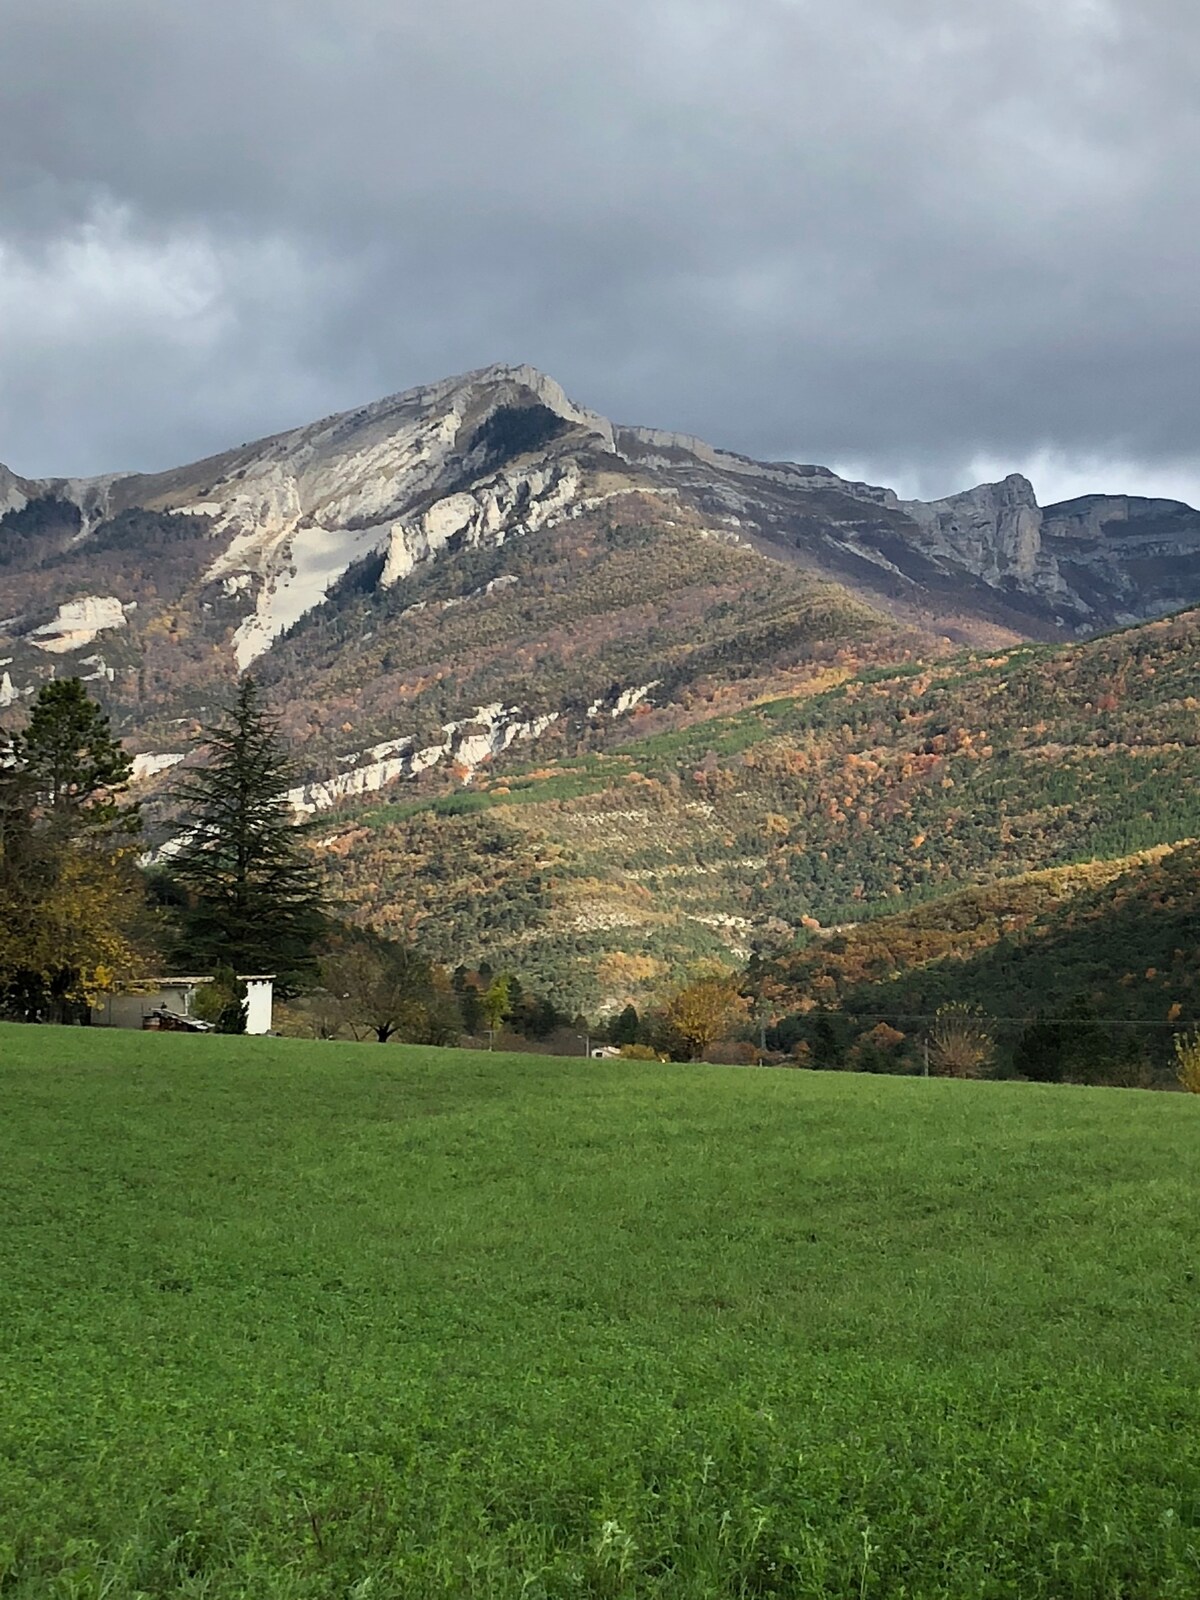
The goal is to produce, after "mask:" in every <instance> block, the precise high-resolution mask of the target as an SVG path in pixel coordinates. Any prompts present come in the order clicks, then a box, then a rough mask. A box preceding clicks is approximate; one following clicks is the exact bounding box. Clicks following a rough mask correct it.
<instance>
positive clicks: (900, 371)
mask: <svg viewBox="0 0 1200 1600" xmlns="http://www.w3.org/2000/svg"><path fill="white" fill-rule="evenodd" d="M0 52H2V53H3V57H4V60H5V61H6V63H8V65H7V66H6V70H5V76H4V85H3V88H2V89H0V460H3V461H4V462H6V463H7V464H8V465H9V466H11V467H13V468H14V469H15V470H17V471H19V472H24V473H28V474H51V473H53V474H60V473H64V474H65V473H71V474H82V473H91V472H98V471H103V470H110V469H115V468H141V469H148V468H154V467H161V466H167V465H171V464H175V463H178V462H180V461H183V460H187V459H191V458H194V457H197V456H200V455H202V454H205V453H206V452H209V451H213V450H216V449H219V448H222V447H224V446H226V445H229V444H236V443H239V442H240V441H241V440H243V439H249V438H253V437H255V436H257V435H259V434H263V433H267V432H271V431H274V430H277V429H279V428H282V427H286V426H290V425H293V424H296V423H300V422H305V421H309V420H312V419H313V418H315V417H318V416H320V415H323V414H325V413H327V412H329V411H332V410H336V409H339V408H342V407H348V406H351V405H354V404H357V403H359V402H361V401H364V400H368V399H373V398H376V397H378V396H380V395H382V394H386V393H389V392H392V391H395V390H399V389H404V388H408V387H410V386H411V385H413V384H415V383H420V382H424V381H428V380H431V379H434V378H438V377H442V376H445V375H447V374H449V373H452V372H458V371H463V370H466V369H469V368H471V367H478V366H484V365H487V364H489V363H491V362H493V361H514V362H515V361H530V362H533V363H534V364H535V365H537V366H540V367H543V368H545V369H546V370H548V371H549V372H551V373H553V374H554V376H556V377H557V378H558V379H559V380H560V381H561V382H562V383H563V384H564V386H565V387H566V388H567V390H568V392H569V393H571V394H572V395H573V396H574V397H575V398H576V399H577V400H579V401H581V402H583V403H585V404H588V405H590V406H593V407H595V408H596V409H598V410H601V411H604V412H605V413H606V414H608V415H610V416H612V417H614V418H616V419H617V420H619V421H625V422H644V423H650V424H654V425H656V426H659V427H664V428H673V429H680V430H684V431H687V432H692V433H698V434H700V435H701V436H703V437H705V438H708V439H710V440H711V441H713V442H714V443H718V444H724V445H727V446H730V447H732V448H735V449H740V450H744V451H746V452H748V453H750V454H753V455H757V456H764V457H794V458H797V459H801V460H806V461H821V462H825V463H828V464H832V465H835V466H840V467H842V468H844V469H850V470H853V471H854V472H855V473H856V474H859V475H864V476H869V477H871V478H874V479H875V480H877V481H882V482H888V483H892V484H895V485H896V486H898V487H899V488H901V489H902V491H904V492H908V493H918V492H924V493H926V494H935V493H943V492H948V491H949V490H952V489H954V488H959V487H965V486H966V485H967V483H968V482H971V481H975V480H977V479H979V478H982V477H991V476H997V475H1002V474H1003V473H1004V472H1006V471H1010V470H1014V469H1020V470H1026V471H1028V472H1029V474H1030V476H1032V477H1033V479H1034V482H1035V486H1036V487H1037V489H1038V491H1039V494H1040V496H1041V498H1042V499H1043V500H1044V501H1048V500H1050V499H1053V498H1056V497H1058V496H1059V495H1062V494H1065V493H1071V492H1077V491H1079V490H1081V489H1083V488H1085V487H1086V488H1099V489H1107V490H1114V489H1122V488H1124V489H1129V490H1133V491H1140V492H1161V493H1168V494H1169V493H1175V494H1178V495H1181V496H1184V497H1187V498H1191V499H1193V500H1194V501H1196V502H1198V503H1200V385H1198V383H1197V368H1198V359H1197V358H1198V357H1200V292H1198V290H1200V276H1198V272H1197V268H1198V266H1200V204H1198V201H1200V94H1198V92H1197V87H1196V86H1197V83H1198V82H1200V6H1198V5H1197V4H1196V0H336V3H335V0H203V3H195V4H187V5H185V4H164V3H163V0H0ZM18 64H19V67H18Z"/></svg>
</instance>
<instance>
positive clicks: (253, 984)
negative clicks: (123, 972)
mask: <svg viewBox="0 0 1200 1600" xmlns="http://www.w3.org/2000/svg"><path fill="white" fill-rule="evenodd" d="M238 979H239V981H240V982H241V983H244V984H245V985H246V1032H247V1033H259V1034H261V1033H270V1031H271V1021H272V1014H273V1010H274V1003H275V974H274V973H273V972H271V973H252V974H251V973H246V974H242V973H239V974H238ZM211 982H212V979H211V978H187V977H184V978H142V979H140V980H139V981H138V982H137V983H126V984H121V985H119V986H118V987H117V988H115V989H113V990H112V991H110V992H109V993H108V994H106V995H105V996H104V998H103V1000H101V1001H100V1002H99V1004H97V1005H95V1006H93V1007H92V1025H93V1027H98V1028H161V1029H164V1030H165V1031H168V1032H174V1033H203V1032H205V1031H207V1029H208V1027H209V1024H208V1023H205V1022H201V1021H200V1019H199V1018H198V1017H197V1016H196V1015H195V1014H194V1009H193V1008H194V1002H195V998H196V991H197V989H200V988H202V987H203V986H204V985H205V984H208V983H211Z"/></svg>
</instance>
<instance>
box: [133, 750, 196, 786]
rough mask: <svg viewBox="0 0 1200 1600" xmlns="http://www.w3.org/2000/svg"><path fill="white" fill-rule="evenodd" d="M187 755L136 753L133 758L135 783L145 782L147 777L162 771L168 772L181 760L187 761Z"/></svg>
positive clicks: (155, 775) (154, 775)
mask: <svg viewBox="0 0 1200 1600" xmlns="http://www.w3.org/2000/svg"><path fill="white" fill-rule="evenodd" d="M186 760H187V757H186V756H185V755H176V754H174V753H172V754H170V755H136V756H134V758H133V773H132V778H133V782H134V783H144V782H145V781H146V779H147V778H154V777H157V775H158V774H159V773H160V772H168V771H169V770H170V769H171V768H172V767H177V766H178V765H179V763H180V762H181V761H186Z"/></svg>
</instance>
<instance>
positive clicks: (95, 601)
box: [29, 594, 126, 655]
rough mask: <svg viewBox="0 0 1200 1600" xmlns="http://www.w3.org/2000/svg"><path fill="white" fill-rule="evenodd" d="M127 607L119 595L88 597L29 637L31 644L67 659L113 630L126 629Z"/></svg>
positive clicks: (65, 608)
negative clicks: (71, 651)
mask: <svg viewBox="0 0 1200 1600" xmlns="http://www.w3.org/2000/svg"><path fill="white" fill-rule="evenodd" d="M125 621H126V618H125V607H124V606H123V605H122V604H121V602H120V600H118V599H117V597H116V596H115V595H111V594H110V595H87V596H85V597H84V599H82V600H67V601H65V602H64V603H63V604H62V605H60V606H59V608H58V615H57V616H56V617H55V618H54V619H53V620H52V621H51V622H44V623H43V624H42V626H41V627H40V628H35V629H34V630H33V632H32V633H31V634H30V635H29V642H30V644H33V645H36V646H37V648H38V649H39V650H46V651H49V652H50V654H51V655H65V654H66V653H67V652H68V651H70V650H78V649H80V648H81V647H82V646H83V645H85V644H91V642H92V641H93V639H95V638H97V637H98V636H99V635H100V634H102V633H107V632H109V631H110V630H112V629H113V628H123V627H124V626H125Z"/></svg>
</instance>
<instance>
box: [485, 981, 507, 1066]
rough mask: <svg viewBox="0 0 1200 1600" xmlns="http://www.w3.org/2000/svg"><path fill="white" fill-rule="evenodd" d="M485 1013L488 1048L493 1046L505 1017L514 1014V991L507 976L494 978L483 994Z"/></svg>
mask: <svg viewBox="0 0 1200 1600" xmlns="http://www.w3.org/2000/svg"><path fill="white" fill-rule="evenodd" d="M483 1014H484V1016H485V1017H486V1019H487V1025H488V1049H489V1050H490V1049H491V1048H492V1044H493V1042H494V1037H495V1033H496V1030H497V1029H498V1028H499V1027H500V1026H501V1024H502V1023H503V1021H504V1019H505V1017H507V1016H510V1015H511V1014H512V991H511V988H510V986H509V980H508V979H507V978H505V977H499V978H495V979H493V981H492V982H491V984H489V986H488V989H487V992H486V993H485V994H484V996H483Z"/></svg>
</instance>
